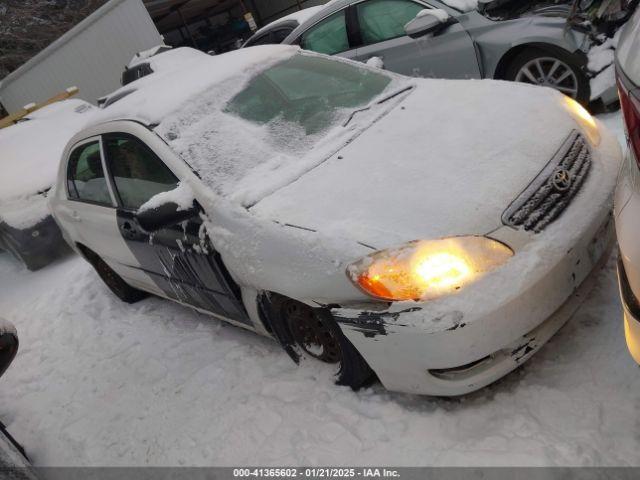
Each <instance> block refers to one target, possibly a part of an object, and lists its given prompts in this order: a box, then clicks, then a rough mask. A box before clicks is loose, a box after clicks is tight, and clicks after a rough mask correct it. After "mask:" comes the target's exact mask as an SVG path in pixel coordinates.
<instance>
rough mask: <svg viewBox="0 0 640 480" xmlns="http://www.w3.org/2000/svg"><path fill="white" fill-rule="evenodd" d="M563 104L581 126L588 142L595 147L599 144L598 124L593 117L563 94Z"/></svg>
mask: <svg viewBox="0 0 640 480" xmlns="http://www.w3.org/2000/svg"><path fill="white" fill-rule="evenodd" d="M564 105H565V107H566V109H567V111H568V112H569V113H570V114H571V116H572V117H573V119H574V120H575V121H576V122H578V124H579V125H580V127H582V131H583V132H584V134H585V135H586V136H587V138H588V139H589V143H591V145H593V146H594V147H597V146H598V145H599V144H600V131H599V130H598V124H597V123H596V120H595V118H593V117H592V116H591V114H590V113H589V112H587V109H586V108H584V107H583V106H582V105H580V104H579V103H578V102H576V101H575V100H574V99H573V98H570V97H567V96H565V97H564Z"/></svg>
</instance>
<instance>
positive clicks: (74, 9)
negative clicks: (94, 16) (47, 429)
mask: <svg viewBox="0 0 640 480" xmlns="http://www.w3.org/2000/svg"><path fill="white" fill-rule="evenodd" d="M106 2H107V0H0V78H3V77H5V76H6V75H8V74H9V73H10V72H12V71H13V70H15V69H16V68H18V67H19V66H20V65H22V64H23V63H25V62H26V61H27V60H29V59H30V58H31V57H33V56H34V55H36V54H37V53H38V52H40V51H41V50H42V49H43V48H45V47H46V46H48V45H49V44H50V43H52V42H53V41H55V40H56V39H57V38H59V37H60V36H62V35H63V34H64V33H65V32H67V31H68V30H70V29H71V28H72V27H73V26H74V25H76V24H78V23H79V22H80V21H81V20H82V19H84V18H85V17H87V16H88V15H90V14H91V13H92V12H94V11H95V10H96V9H97V8H99V7H100V6H101V5H103V4H104V3H106Z"/></svg>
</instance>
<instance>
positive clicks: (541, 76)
mask: <svg viewBox="0 0 640 480" xmlns="http://www.w3.org/2000/svg"><path fill="white" fill-rule="evenodd" d="M516 82H522V83H529V84H532V85H539V86H541V87H551V88H554V89H556V90H559V91H560V92H562V93H564V94H565V95H568V96H569V97H571V98H577V97H578V77H577V76H576V74H575V73H574V72H573V69H572V68H571V67H570V66H569V65H567V64H566V63H565V62H563V61H562V60H558V59H557V58H553V57H538V58H534V59H533V60H530V61H528V62H527V63H525V64H524V65H523V66H522V67H521V68H520V70H518V73H517V74H516Z"/></svg>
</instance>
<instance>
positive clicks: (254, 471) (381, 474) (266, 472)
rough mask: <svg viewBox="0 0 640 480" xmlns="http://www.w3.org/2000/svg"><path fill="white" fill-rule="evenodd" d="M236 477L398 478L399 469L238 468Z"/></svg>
mask: <svg viewBox="0 0 640 480" xmlns="http://www.w3.org/2000/svg"><path fill="white" fill-rule="evenodd" d="M233 477H234V478H242V477H264V478H296V477H299V478H357V477H360V478H398V477H400V474H399V472H398V471H397V470H393V469H387V468H328V467H317V468H236V469H234V470H233Z"/></svg>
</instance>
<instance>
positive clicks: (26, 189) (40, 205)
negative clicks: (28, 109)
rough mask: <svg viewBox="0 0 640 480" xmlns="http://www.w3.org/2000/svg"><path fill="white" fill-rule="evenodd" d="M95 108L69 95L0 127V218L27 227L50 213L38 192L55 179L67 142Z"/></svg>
mask: <svg viewBox="0 0 640 480" xmlns="http://www.w3.org/2000/svg"><path fill="white" fill-rule="evenodd" d="M95 111H96V110H95V109H94V108H93V107H92V106H91V105H89V104H88V103H86V102H84V101H82V100H75V99H70V100H65V101H62V102H57V103H55V104H52V105H49V106H47V107H45V108H42V109H41V110H38V111H36V112H34V113H32V114H30V115H28V116H27V117H26V119H25V120H24V121H21V122H20V123H18V124H17V125H13V126H11V127H8V128H4V129H2V130H0V151H1V152H2V155H1V156H0V170H1V171H2V176H1V177H0V221H2V220H4V221H5V222H7V223H9V224H10V225H13V226H16V227H18V228H24V227H26V226H30V225H34V224H35V223H37V222H38V221H39V220H42V219H43V218H44V217H45V216H46V215H48V210H47V206H46V202H45V201H44V200H43V199H42V198H43V197H42V196H41V195H38V193H39V192H43V191H45V190H47V189H49V188H51V186H52V185H53V184H54V183H55V180H56V176H57V173H58V166H59V164H60V158H61V156H62V152H63V150H64V148H65V146H66V144H67V142H68V141H69V140H70V139H71V137H72V136H73V135H74V134H75V133H76V132H77V131H79V130H80V129H81V128H82V126H83V125H84V124H85V123H86V122H87V120H88V119H89V118H90V117H91V116H92V114H93V112H95ZM21 211H24V215H23V214H22V213H21Z"/></svg>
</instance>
